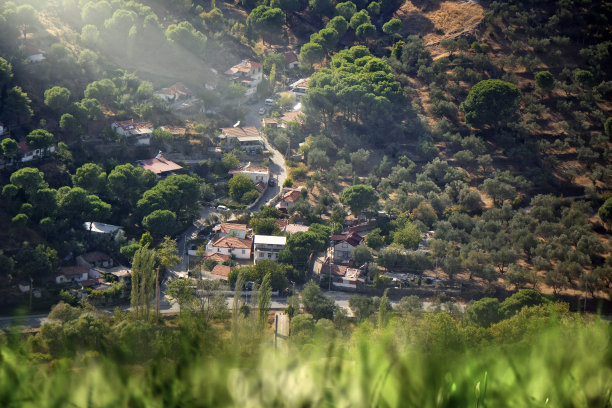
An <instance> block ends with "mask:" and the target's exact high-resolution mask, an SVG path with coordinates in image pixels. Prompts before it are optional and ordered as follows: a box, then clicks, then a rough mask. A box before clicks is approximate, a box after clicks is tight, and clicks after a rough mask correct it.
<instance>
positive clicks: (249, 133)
mask: <svg viewBox="0 0 612 408" xmlns="http://www.w3.org/2000/svg"><path fill="white" fill-rule="evenodd" d="M219 139H220V140H224V141H225V145H224V148H225V150H233V149H240V150H242V151H245V152H254V151H257V150H263V146H264V145H263V140H262V138H261V133H260V132H259V129H257V128H256V127H255V126H244V127H231V128H221V134H220V135H219Z"/></svg>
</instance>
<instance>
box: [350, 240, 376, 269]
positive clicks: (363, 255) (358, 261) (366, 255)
mask: <svg viewBox="0 0 612 408" xmlns="http://www.w3.org/2000/svg"><path fill="white" fill-rule="evenodd" d="M353 260H354V261H355V265H357V266H361V265H363V264H365V263H366V262H372V261H373V260H374V257H373V256H372V251H371V250H370V248H368V247H367V246H365V245H359V246H358V247H357V248H355V249H354V250H353Z"/></svg>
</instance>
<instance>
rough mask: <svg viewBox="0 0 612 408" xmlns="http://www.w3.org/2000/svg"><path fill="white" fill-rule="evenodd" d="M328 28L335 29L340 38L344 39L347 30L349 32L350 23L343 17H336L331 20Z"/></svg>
mask: <svg viewBox="0 0 612 408" xmlns="http://www.w3.org/2000/svg"><path fill="white" fill-rule="evenodd" d="M326 27H329V28H333V29H334V30H336V32H337V33H338V36H339V37H342V36H343V35H344V34H345V33H346V30H348V21H347V19H345V18H344V17H342V16H336V17H334V18H332V19H331V20H329V22H328V23H327V26H326Z"/></svg>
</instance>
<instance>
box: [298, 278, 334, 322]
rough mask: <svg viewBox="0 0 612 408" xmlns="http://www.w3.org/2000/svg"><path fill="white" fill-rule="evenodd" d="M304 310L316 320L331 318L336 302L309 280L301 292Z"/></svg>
mask: <svg viewBox="0 0 612 408" xmlns="http://www.w3.org/2000/svg"><path fill="white" fill-rule="evenodd" d="M301 298H302V304H303V305H304V310H306V312H308V313H310V314H311V315H312V316H313V317H314V318H315V319H316V320H318V319H333V317H334V312H335V310H336V303H335V302H334V300H333V299H332V298H330V297H328V296H325V295H324V294H323V293H322V292H321V288H320V287H318V286H317V285H316V284H315V283H314V282H312V281H310V282H308V283H307V284H306V286H304V290H303V291H302V293H301Z"/></svg>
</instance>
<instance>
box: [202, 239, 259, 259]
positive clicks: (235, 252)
mask: <svg viewBox="0 0 612 408" xmlns="http://www.w3.org/2000/svg"><path fill="white" fill-rule="evenodd" d="M252 247H253V240H252V239H242V238H238V237H220V238H217V239H215V240H211V241H210V242H208V244H207V245H206V253H209V254H210V253H220V254H225V255H231V256H233V257H234V258H236V259H251V248H252Z"/></svg>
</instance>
